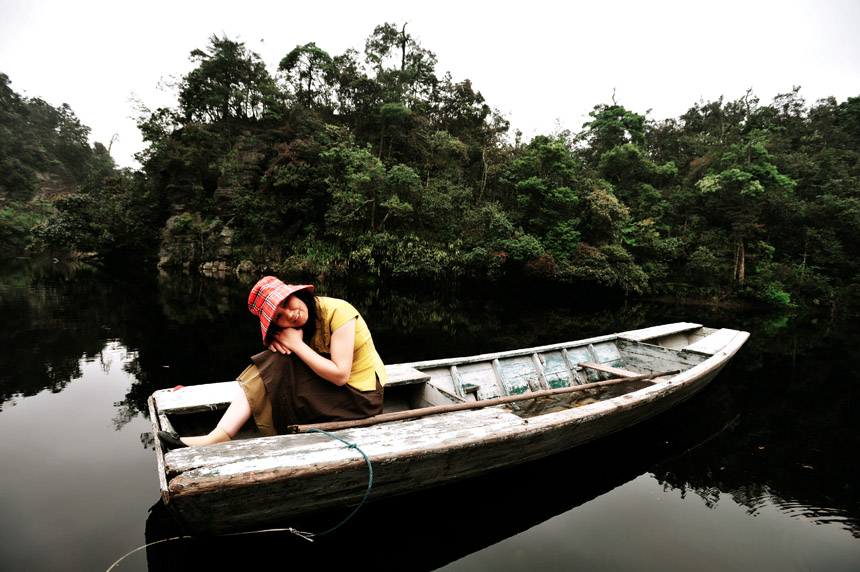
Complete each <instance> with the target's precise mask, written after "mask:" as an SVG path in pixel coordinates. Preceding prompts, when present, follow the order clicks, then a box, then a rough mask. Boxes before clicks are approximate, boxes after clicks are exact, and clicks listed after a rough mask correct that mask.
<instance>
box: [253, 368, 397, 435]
mask: <svg viewBox="0 0 860 572" xmlns="http://www.w3.org/2000/svg"><path fill="white" fill-rule="evenodd" d="M251 361H252V362H253V363H252V365H250V366H248V368H247V369H245V371H243V372H242V374H241V375H240V376H239V378H238V379H239V383H240V385H241V386H242V390H243V391H244V392H245V397H247V398H248V403H249V404H250V405H251V413H252V414H253V415H254V421H255V422H256V423H257V428H258V429H259V430H260V433H261V434H263V435H264V436H271V435H278V434H284V433H286V432H287V427H288V426H290V425H301V424H308V423H322V422H325V421H347V420H350V419H364V418H365V417H370V416H372V415H378V414H379V413H382V399H383V387H382V385H380V383H379V380H377V381H376V389H375V390H373V391H358V390H357V389H355V388H353V387H350V386H349V385H342V386H337V385H335V384H333V383H331V382H329V381H326V380H325V379H323V378H321V377H320V376H318V375H317V374H316V373H314V372H313V370H311V368H309V367H308V366H307V365H306V364H305V362H303V361H302V360H300V359H299V358H298V357H296V356H293V355H284V354H281V353H277V352H271V351H264V352H261V353H259V354H257V355H255V356H253V357H252V358H251Z"/></svg>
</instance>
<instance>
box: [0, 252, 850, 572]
mask: <svg viewBox="0 0 860 572" xmlns="http://www.w3.org/2000/svg"><path fill="white" fill-rule="evenodd" d="M285 278H287V277H285ZM249 288H250V284H246V283H242V282H240V281H238V280H236V279H235V278H231V279H226V280H225V279H208V278H203V277H199V276H189V275H167V274H155V273H153V274H150V275H141V276H134V277H130V276H123V277H119V276H109V275H105V274H102V273H100V272H98V271H96V270H94V269H92V268H89V267H86V266H83V265H81V266H67V265H59V264H50V263H43V264H38V263H32V262H28V263H21V264H12V263H9V264H7V265H6V266H5V267H3V268H2V269H0V325H2V328H0V340H2V346H0V347H2V350H0V356H2V357H0V435H3V438H2V439H0V484H2V486H0V570H4V571H18V570H72V571H74V570H87V571H89V570H107V569H108V568H110V567H111V565H112V564H113V563H114V562H115V561H116V560H118V559H120V558H121V557H122V556H123V555H125V554H127V553H129V552H130V551H133V550H134V549H136V548H138V547H142V546H144V545H145V544H147V543H154V542H158V541H159V540H164V539H167V538H171V537H173V536H178V535H180V534H181V533H180V531H179V530H178V528H177V527H176V526H175V524H174V523H173V521H172V520H171V518H170V516H169V515H168V514H166V512H165V511H164V509H163V507H162V506H161V504H160V500H159V492H158V482H157V477H156V468H155V454H154V452H153V446H152V435H151V434H150V425H149V421H148V418H147V416H146V414H145V411H146V398H147V397H148V396H149V395H150V394H151V393H152V392H153V391H155V390H156V389H161V388H165V387H173V386H175V385H177V384H184V385H191V384H196V383H205V382H210V381H225V380H227V379H232V378H233V377H234V376H235V375H236V374H237V373H239V372H240V371H241V370H242V369H243V368H244V367H245V364H246V363H247V360H248V356H250V355H251V354H253V353H256V352H257V351H258V350H259V348H260V346H259V329H258V325H257V324H256V322H255V319H254V317H253V316H252V315H251V314H250V313H248V311H247V309H246V308H247V307H246V305H245V303H246V300H247V292H248V290H249ZM319 291H320V292H321V293H324V294H327V295H333V296H337V297H343V298H346V299H348V300H350V301H351V302H353V304H354V305H355V306H356V307H358V308H359V309H360V310H361V311H362V312H363V314H364V316H365V318H366V319H367V321H368V323H369V324H370V326H371V329H372V331H373V334H374V339H375V342H376V346H377V348H379V350H380V353H381V354H382V356H383V359H385V360H386V361H387V362H390V363H395V362H402V361H415V360H419V359H430V358H436V357H447V356H453V355H469V354H474V353H480V352H488V351H498V350H505V349H513V348H518V347H524V346H531V345H539V344H548V343H554V342H559V341H565V340H572V339H577V338H584V337H588V336H592V335H599V334H604V333H610V332H613V331H622V330H627V329H632V328H638V327H645V326H649V325H655V324H659V323H665V322H670V321H681V320H684V321H694V322H699V323H703V324H706V325H709V326H717V327H732V328H735V329H745V330H747V331H749V332H751V334H752V336H751V338H750V340H749V341H748V342H747V344H746V345H745V346H744V348H743V349H742V350H741V352H740V353H739V354H738V356H737V357H736V358H735V361H734V362H733V363H732V364H731V365H730V366H729V368H728V369H727V370H726V371H724V372H723V373H722V374H721V375H720V376H719V377H718V378H717V379H716V380H715V382H714V383H712V384H711V385H710V386H709V387H708V389H706V390H705V391H704V392H703V393H701V394H699V395H698V396H697V397H695V398H694V399H693V400H691V401H689V402H688V403H686V404H684V405H683V406H682V407H680V408H678V409H676V410H673V411H671V412H669V413H667V414H666V415H664V416H662V417H659V418H656V419H654V420H652V421H649V422H648V423H646V424H644V425H640V426H637V427H634V428H632V429H630V430H627V431H625V432H622V433H619V434H617V435H614V436H612V437H609V438H607V439H604V440H602V441H600V442H597V443H595V444H593V445H589V446H588V447H583V448H580V449H575V450H573V451H571V452H568V453H565V454H563V455H560V456H557V457H552V458H550V459H546V460H543V461H540V462H536V463H531V464H528V465H524V466H521V467H518V468H515V469H512V470H508V471H504V472H500V473H494V474H491V475H488V476H486V477H481V478H479V479H475V480H472V481H467V482H464V483H458V484H455V485H451V486H446V487H442V488H439V489H434V490H429V491H422V492H420V493H417V494H415V495H411V496H408V497H403V498H399V499H395V500H391V501H380V502H378V503H373V504H370V505H367V506H365V507H364V508H362V510H361V511H360V512H359V513H358V514H357V515H356V517H355V518H353V519H352V520H351V521H349V523H347V524H346V525H345V526H344V527H342V528H341V529H339V530H338V531H337V532H336V533H334V534H332V535H329V536H326V537H322V538H320V539H318V540H317V541H316V542H314V543H309V542H307V541H305V540H301V539H299V538H296V537H294V536H292V535H289V534H288V533H271V532H270V533H263V534H256V535H247V536H232V537H222V538H217V539H183V540H173V541H167V542H161V543H158V544H154V545H152V546H150V547H148V548H146V549H142V550H139V551H137V552H134V553H132V554H131V555H129V556H128V557H127V558H125V559H124V560H122V562H121V563H120V564H119V565H118V566H117V567H116V568H115V569H116V570H196V569H203V568H205V569H211V570H218V569H224V568H225V567H227V566H228V565H236V566H241V565H244V566H247V564H248V562H249V560H250V561H253V560H252V559H251V558H250V557H249V554H256V555H258V556H257V557H256V558H260V557H262V559H261V560H259V562H260V563H264V562H266V561H267V560H270V559H271V560H273V561H274V562H276V563H278V564H279V565H280V564H282V565H283V566H284V567H287V568H290V569H304V568H310V567H313V568H314V569H322V570H325V569H330V568H333V567H335V566H354V565H355V563H356V562H362V561H365V560H366V561H368V565H369V566H370V567H372V568H374V569H377V570H379V569H382V570H436V569H443V570H456V571H476V570H534V569H541V570H574V569H575V570H661V571H665V570H691V569H696V570H860V476H858V475H860V374H858V371H857V365H856V364H857V362H858V358H860V349H858V348H860V328H858V325H857V323H856V322H852V321H847V320H845V321H836V320H832V319H831V318H830V316H829V315H819V316H801V315H792V316H784V315H771V314H765V313H757V312H752V311H750V310H735V311H727V310H719V309H713V308H702V307H694V306H667V305H664V304H656V303H638V302H629V301H628V302H624V301H618V300H615V301H600V302H597V301H594V299H593V297H591V296H589V295H588V294H586V293H578V292H574V291H564V290H559V291H554V292H529V291H523V290H503V289H499V288H493V289H485V288H477V287H471V288H458V289H455V288H423V289H420V290H416V289H415V287H412V288H409V289H407V288H405V287H401V288H397V289H388V290H386V289H382V288H379V287H377V286H373V285H369V284H353V285H334V284H322V285H321V286H320V289H319ZM343 516H345V514H337V513H335V514H326V515H319V516H318V517H316V518H313V519H306V520H305V521H303V522H301V523H285V524H287V525H295V526H296V527H297V528H301V529H303V530H312V531H321V530H325V529H328V528H330V527H331V526H333V525H334V524H336V523H337V522H339V521H340V519H341V518H342V517H343Z"/></svg>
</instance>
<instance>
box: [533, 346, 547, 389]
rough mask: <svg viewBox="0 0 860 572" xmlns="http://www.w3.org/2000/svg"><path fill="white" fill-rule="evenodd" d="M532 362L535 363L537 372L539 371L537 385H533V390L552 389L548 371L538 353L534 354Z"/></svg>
mask: <svg viewBox="0 0 860 572" xmlns="http://www.w3.org/2000/svg"><path fill="white" fill-rule="evenodd" d="M532 364H533V365H534V368H535V372H537V387H532V391H537V390H541V389H550V387H549V385H547V382H546V371H545V370H544V367H543V362H542V361H541V360H540V357H538V354H537V353H533V354H532Z"/></svg>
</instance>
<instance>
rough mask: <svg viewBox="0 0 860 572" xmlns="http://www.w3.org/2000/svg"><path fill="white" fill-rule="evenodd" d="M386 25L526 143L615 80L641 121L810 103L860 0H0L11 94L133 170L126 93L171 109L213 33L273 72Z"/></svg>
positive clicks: (846, 87) (844, 55) (849, 61)
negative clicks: (751, 96) (704, 110)
mask: <svg viewBox="0 0 860 572" xmlns="http://www.w3.org/2000/svg"><path fill="white" fill-rule="evenodd" d="M384 22H392V23H396V24H397V25H398V26H400V25H402V24H403V23H404V22H408V26H407V28H406V30H407V32H409V33H410V34H412V36H413V37H414V38H416V39H417V40H418V41H419V42H420V44H421V45H422V46H423V47H424V48H426V49H428V50H430V51H432V52H434V53H435V54H436V56H437V58H438V64H437V70H436V71H437V75H439V76H440V77H441V76H442V75H443V74H444V73H445V72H446V71H449V72H451V75H452V77H453V79H454V80H455V81H461V80H464V79H470V80H472V85H473V87H474V88H475V89H476V90H478V91H480V92H481V93H482V94H483V95H484V97H485V98H486V100H487V103H488V104H489V105H490V106H491V107H493V108H496V109H498V110H499V111H500V112H501V113H502V114H503V115H504V116H505V117H506V118H507V119H508V120H510V122H511V125H512V130H513V129H519V130H521V131H522V132H523V134H524V136H525V138H526V140H528V139H530V138H531V137H533V136H534V135H537V134H543V133H547V134H548V133H552V132H555V131H556V130H557V129H558V127H559V126H560V127H561V128H566V129H570V130H572V131H578V130H580V129H581V127H582V123H583V122H585V121H587V120H588V112H589V111H591V110H592V109H593V108H594V106H595V105H597V104H600V103H610V102H611V99H612V93H613V89H614V90H615V93H616V95H615V99H616V101H617V102H618V103H619V104H621V105H624V106H625V107H626V108H628V109H630V110H632V111H635V112H637V113H642V114H644V113H645V112H647V111H648V110H651V112H650V114H649V117H650V118H653V119H665V118H668V117H678V116H679V115H681V114H682V113H684V112H685V111H686V110H687V109H689V108H690V107H691V106H692V105H694V104H695V103H696V102H698V101H700V100H702V99H703V100H705V101H712V100H715V99H717V98H719V97H720V96H721V95H722V96H725V98H726V99H727V100H734V99H738V98H740V97H742V96H743V95H744V93H745V92H746V90H747V89H749V88H752V89H753V91H754V93H755V94H756V95H757V96H758V97H759V98H760V100H761V102H762V103H764V104H767V103H770V102H771V100H772V99H773V97H774V96H776V95H777V94H780V93H786V92H789V91H791V89H792V87H793V86H795V85H799V86H801V95H803V97H805V98H806V100H807V103H813V102H814V101H816V100H818V99H819V98H823V97H828V96H834V97H836V99H837V100H838V101H844V100H846V99H847V98H848V97H856V96H858V95H860V32H858V30H860V0H779V1H775V0H774V1H772V0H767V1H757V0H742V1H737V0H723V1H721V2H713V1H711V2H695V1H693V0H687V1H668V0H649V1H641V0H640V1H631V0H618V1H614V2H613V1H611V0H605V1H602V2H577V1H574V0H567V1H559V0H552V1H545V0H528V1H522V2H511V3H505V2H498V1H496V2H471V1H469V0H460V1H449V0H431V1H427V2H406V1H404V0H397V1H387V0H386V1H383V0H366V1H364V2H361V1H349V2H346V1H340V0H329V1H321V2H307V1H306V2H291V1H289V0H281V1H279V2H275V1H271V0H270V1H267V2H263V1H258V0H233V1H224V0H208V1H205V2H198V1H185V0H171V1H164V0H149V1H147V2H138V3H133V2H124V1H122V0H111V1H107V0H75V1H70V0H0V72H3V73H5V74H6V75H8V76H9V78H10V79H11V81H12V89H13V90H15V91H16V92H17V93H19V94H21V95H24V96H27V97H41V98H43V99H44V100H46V101H47V102H48V103H50V104H52V105H55V106H58V105H60V104H62V103H68V104H69V105H70V106H71V107H72V109H73V110H74V111H75V113H76V114H77V116H78V118H79V119H80V120H81V122H82V123H83V124H84V125H87V126H89V127H90V128H92V138H91V140H92V141H101V142H102V143H104V144H105V145H107V144H108V142H109V141H110V139H111V137H112V136H113V135H114V134H117V135H118V137H119V140H118V141H117V142H116V143H114V145H113V149H112V154H113V156H114V159H115V160H116V161H117V163H118V164H119V165H121V166H134V167H136V166H137V165H136V163H135V162H134V160H133V155H134V154H135V153H136V152H138V151H140V150H141V149H142V148H143V142H142V141H141V139H140V135H139V133H138V131H137V128H136V126H135V123H134V120H133V116H134V114H135V112H134V107H133V105H132V104H131V103H130V97H131V96H132V94H135V95H136V96H137V97H139V98H140V99H141V100H142V101H143V102H144V103H145V104H146V105H147V106H148V107H150V108H152V109H154V108H156V107H158V106H163V105H171V106H172V105H174V104H175V94H173V93H169V92H164V91H158V89H157V87H158V85H159V83H160V80H161V79H162V78H165V79H166V78H169V77H171V76H174V77H179V76H181V75H183V74H185V73H187V72H188V71H189V70H190V69H191V67H192V64H191V62H190V61H189V59H188V55H189V52H191V50H193V49H195V48H206V46H207V40H208V38H209V37H210V36H211V35H212V34H218V35H224V34H226V35H227V37H229V38H230V39H233V40H239V41H242V42H244V43H245V45H246V46H247V47H248V48H249V49H250V50H253V51H255V52H257V53H258V54H260V56H261V57H262V58H263V61H265V62H266V65H267V66H268V68H269V71H270V73H274V72H275V70H276V68H277V65H278V62H279V61H280V59H281V58H282V57H283V56H284V55H286V54H287V53H288V52H289V51H290V50H292V49H293V48H294V47H295V46H296V45H300V44H305V43H307V42H316V44H317V45H318V46H319V47H320V48H322V49H324V50H326V51H327V52H328V53H329V54H330V55H332V56H335V55H339V54H342V53H343V52H344V51H346V50H347V49H348V48H350V47H352V48H355V49H356V50H358V51H359V52H361V51H363V48H364V42H365V40H366V39H367V37H368V36H369V35H370V34H371V33H372V32H373V28H374V27H375V26H377V25H378V24H382V23H384Z"/></svg>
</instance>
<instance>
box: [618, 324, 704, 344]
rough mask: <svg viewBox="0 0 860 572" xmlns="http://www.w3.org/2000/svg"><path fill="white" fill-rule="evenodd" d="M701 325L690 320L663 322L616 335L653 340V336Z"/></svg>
mask: <svg viewBox="0 0 860 572" xmlns="http://www.w3.org/2000/svg"><path fill="white" fill-rule="evenodd" d="M701 327H702V324H694V323H692V322H678V323H676V324H664V325H662V326H653V327H650V328H643V329H641V330H631V331H629V332H623V333H621V334H618V336H619V337H623V338H626V339H628V340H636V341H637V342H644V341H646V340H653V339H655V338H661V337H663V336H669V335H672V334H677V333H680V332H687V331H690V330H695V329H698V328H701Z"/></svg>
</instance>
